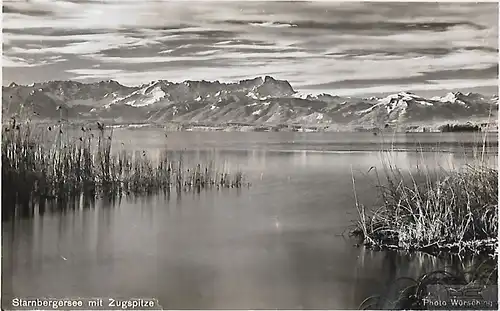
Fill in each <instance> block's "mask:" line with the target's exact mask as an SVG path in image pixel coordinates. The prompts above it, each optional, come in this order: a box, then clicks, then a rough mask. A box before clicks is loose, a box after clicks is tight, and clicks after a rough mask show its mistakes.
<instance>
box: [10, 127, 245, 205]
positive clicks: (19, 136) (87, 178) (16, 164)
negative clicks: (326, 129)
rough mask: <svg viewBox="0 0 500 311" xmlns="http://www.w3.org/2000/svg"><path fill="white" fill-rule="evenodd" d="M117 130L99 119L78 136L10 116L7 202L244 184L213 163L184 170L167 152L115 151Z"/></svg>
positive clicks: (61, 200)
mask: <svg viewBox="0 0 500 311" xmlns="http://www.w3.org/2000/svg"><path fill="white" fill-rule="evenodd" d="M112 141H113V130H112V129H111V130H107V129H106V128H105V126H104V125H103V124H101V123H99V122H97V128H96V129H91V128H85V127H82V129H81V131H79V135H78V136H76V137H75V136H74V133H73V134H71V135H69V134H66V133H65V128H64V125H63V124H61V123H60V124H59V125H56V126H49V127H45V126H44V127H43V128H40V127H38V128H37V127H36V126H35V125H33V124H30V123H29V122H25V123H23V124H19V122H17V121H16V119H11V120H10V122H9V124H8V125H7V126H4V127H3V130H2V206H3V208H4V209H5V208H15V206H18V205H22V206H33V205H35V204H37V203H43V202H45V201H47V200H54V201H56V202H58V203H62V204H66V203H68V202H71V201H74V200H75V199H79V198H81V196H83V197H85V198H96V197H99V196H106V197H111V198H113V197H114V198H116V197H121V196H122V195H135V196H140V195H150V194H154V193H158V192H169V191H172V190H176V191H178V192H179V191H201V190H203V189H210V188H217V189H220V188H241V187H243V186H244V185H245V184H246V183H245V182H244V178H243V174H242V173H241V172H239V171H237V172H233V173H230V172H225V171H221V170H219V169H217V168H216V167H215V166H214V165H213V163H212V162H210V163H208V164H198V165H196V166H195V167H194V168H185V167H184V165H183V163H182V160H178V161H173V160H170V159H169V157H168V155H167V151H166V150H164V151H162V153H161V156H160V157H159V158H158V159H155V160H153V159H152V158H151V157H150V156H148V154H147V153H146V152H145V151H142V152H136V153H132V152H130V151H127V150H126V149H125V148H122V149H121V150H119V151H118V152H112V150H111V149H112V148H111V145H112Z"/></svg>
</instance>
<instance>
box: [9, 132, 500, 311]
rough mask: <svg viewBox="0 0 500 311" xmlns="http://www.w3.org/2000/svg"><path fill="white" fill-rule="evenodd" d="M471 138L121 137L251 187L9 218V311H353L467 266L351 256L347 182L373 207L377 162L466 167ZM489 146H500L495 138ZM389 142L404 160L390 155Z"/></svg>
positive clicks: (358, 252)
mask: <svg viewBox="0 0 500 311" xmlns="http://www.w3.org/2000/svg"><path fill="white" fill-rule="evenodd" d="M477 136H478V135H477V134H451V133H450V134H413V135H397V136H387V135H386V136H373V135H372V134H371V133H358V134H340V133H328V134H327V133H325V134H319V133H305V134H302V133H223V132H219V133H195V132H192V133H189V132H187V133H169V134H168V137H167V138H166V137H165V135H164V133H163V132H161V131H158V130H148V129H141V130H123V129H121V130H117V131H115V137H116V139H117V140H116V144H117V146H121V143H122V142H123V143H124V144H125V146H126V148H131V149H137V150H143V149H144V150H147V151H148V152H149V153H150V154H151V155H154V154H155V153H156V152H157V151H158V150H159V149H161V148H165V147H168V148H170V150H172V152H173V154H174V156H179V154H180V152H182V154H183V160H184V161H185V162H190V163H196V162H197V161H200V160H203V159H207V158H212V159H215V161H216V164H217V165H218V166H224V165H225V167H226V168H227V169H230V170H234V169H238V168H239V169H242V170H243V171H244V172H245V173H246V174H247V178H248V180H249V181H251V182H252V186H251V187H250V188H249V189H246V188H244V189H241V190H236V189H234V190H224V191H211V192H202V193H200V194H192V193H183V194H182V195H181V196H178V195H176V194H175V193H172V195H171V196H170V197H166V196H164V195H163V194H162V195H160V196H154V197H149V198H142V199H137V200H127V199H123V200H122V202H121V203H120V204H119V205H118V204H117V205H109V204H105V203H104V202H97V204H96V206H95V207H93V208H87V209H83V208H80V209H78V208H77V209H74V210H66V211H64V212H51V211H48V212H46V213H44V214H43V215H40V214H35V216H34V217H31V218H22V219H15V220H10V221H8V222H4V223H3V224H2V298H3V299H2V303H3V306H4V307H5V308H7V309H9V306H10V301H11V299H12V298H13V297H116V298H132V297H148V298H157V299H159V302H160V304H161V305H162V306H163V307H164V308H169V309H199V308H201V309H212V308H218V309H233V308H242V309H259V308H266V309H274V308H280V309H293V308H309V309H351V308H357V307H358V305H359V304H360V303H361V302H362V301H363V300H364V299H365V298H366V297H368V296H371V295H374V294H387V293H389V292H391V290H393V284H394V280H395V279H397V278H398V277H400V276H409V277H416V276H419V275H420V274H422V273H423V272H425V271H432V270H435V269H438V268H440V267H443V266H445V265H448V264H452V265H454V267H455V269H457V268H458V266H459V265H460V263H457V262H451V261H449V260H445V259H437V258H434V257H432V256H429V255H424V254H413V255H402V254H398V253H394V252H372V251H368V250H364V249H362V248H356V247H353V244H354V243H355V241H353V240H350V239H349V238H347V237H346V236H344V237H343V236H342V234H343V233H344V232H345V231H346V230H347V229H348V228H349V226H350V225H351V224H352V222H353V221H354V220H355V219H356V210H355V208H354V199H353V185H352V179H351V176H352V174H354V176H355V178H356V188H357V191H358V197H359V199H360V200H361V201H362V202H363V203H365V204H367V205H373V204H374V203H376V193H375V191H374V189H373V187H372V185H371V184H370V182H372V181H373V179H369V178H368V177H370V176H371V177H373V175H368V177H367V176H365V175H364V174H366V172H367V171H368V170H369V168H370V167H372V166H377V167H380V166H381V164H380V161H381V159H383V158H387V157H389V158H390V159H391V161H392V163H394V164H397V165H398V166H399V167H400V168H403V169H415V168H416V165H422V164H425V165H426V166H427V167H428V168H431V169H432V168H436V167H438V166H442V167H444V168H450V167H455V168H459V167H461V166H462V165H464V164H466V163H470V161H472V159H471V154H472V153H471V149H470V147H471V143H472V142H474V141H477V140H478V139H482V137H477ZM488 140H490V141H492V142H493V144H494V145H495V146H496V145H497V136H496V134H492V135H489V136H488ZM382 141H386V142H394V144H392V145H393V146H394V147H395V148H396V149H397V150H400V151H399V152H394V153H392V154H385V155H382V154H381V153H379V152H377V150H379V149H380V148H381V142H382ZM437 142H440V146H441V147H439V148H441V150H444V151H445V152H440V153H438V152H437V151H436V150H439V148H438V146H437V145H436V143H437ZM389 145H390V144H389ZM464 146H465V147H466V148H465V149H464V148H463V147H464ZM418 148H421V149H425V150H429V152H424V153H422V152H415V150H416V149H418ZM436 148H438V149H436ZM431 150H435V151H431ZM464 150H465V151H464ZM488 150H489V151H493V152H497V148H496V147H495V148H488ZM495 162H496V159H495V158H492V160H491V163H495ZM372 173H373V171H372ZM372 173H370V174H372Z"/></svg>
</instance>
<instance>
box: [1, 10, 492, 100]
mask: <svg viewBox="0 0 500 311" xmlns="http://www.w3.org/2000/svg"><path fill="white" fill-rule="evenodd" d="M2 35H3V45H2V47H3V54H2V69H3V70H2V73H3V75H2V83H3V85H8V84H9V83H11V82H16V83H18V84H30V83H32V82H41V81H49V80H67V79H72V80H77V81H82V82H94V81H101V80H110V79H113V80H117V81H119V82H120V83H122V84H125V85H140V84H143V83H149V82H151V81H153V80H159V79H161V80H169V81H174V82H180V81H184V80H210V81H214V80H219V81H221V82H222V81H224V82H230V81H237V80H241V79H248V78H254V77H256V76H263V75H270V76H273V77H275V78H277V79H283V80H288V81H289V82H290V83H291V85H292V86H293V87H294V88H295V89H296V90H299V91H303V92H307V93H322V92H325V93H330V94H336V95H358V94H365V95H366V94H384V93H394V92H399V91H413V92H416V93H433V94H434V93H437V94H442V93H445V92H447V91H454V90H461V91H468V90H472V91H474V90H479V91H481V92H483V93H489V94H493V93H495V94H496V93H497V90H498V89H497V88H498V87H497V85H498V83H497V77H498V4H497V3H479V4H478V3H455V4H450V3H447V4H445V3H373V2H370V3H368V2H365V3H363V2H351V3H338V2H337V3H335V2H324V1H322V2H297V1H295V2H282V1H280V2H272V1H219V2H216V1H198V2H196V1H158V0H156V1H151V0H141V1H137V0H136V1H130V0H29V1H26V0H10V1H9V0H4V1H3V33H2Z"/></svg>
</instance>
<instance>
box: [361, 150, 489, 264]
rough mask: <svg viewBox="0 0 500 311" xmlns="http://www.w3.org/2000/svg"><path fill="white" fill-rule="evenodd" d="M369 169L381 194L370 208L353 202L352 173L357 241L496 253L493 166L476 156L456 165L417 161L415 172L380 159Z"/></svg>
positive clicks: (394, 246)
mask: <svg viewBox="0 0 500 311" xmlns="http://www.w3.org/2000/svg"><path fill="white" fill-rule="evenodd" d="M482 158H483V157H482ZM372 169H374V171H375V174H376V188H377V192H378V194H379V196H380V198H381V204H380V205H379V206H376V207H375V208H374V209H370V210H367V208H366V207H365V206H363V205H362V204H360V203H359V201H358V199H357V196H356V189H355V179H354V176H353V179H352V182H353V187H354V192H355V205H356V208H357V211H358V215H359V219H358V221H357V222H356V224H355V226H354V228H353V230H352V231H351V235H353V236H357V237H359V238H361V240H362V241H363V244H365V245H367V246H369V247H374V248H376V249H380V248H383V249H401V250H420V251H426V252H429V253H436V252H440V251H446V252H453V253H463V252H472V253H487V254H491V255H494V256H496V255H497V245H498V240H497V237H498V170H497V169H496V168H491V167H488V166H487V165H486V164H485V162H484V161H477V162H476V163H475V164H469V165H466V166H465V167H464V168H463V169H460V170H458V169H457V170H445V169H436V170H434V171H430V170H429V169H425V168H423V167H418V168H417V172H416V173H415V172H411V171H404V170H401V169H399V168H397V167H396V166H395V165H392V164H390V163H385V162H384V163H383V174H379V172H378V170H377V168H375V167H372V168H371V169H370V170H372Z"/></svg>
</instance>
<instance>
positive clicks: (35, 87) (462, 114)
mask: <svg viewBox="0 0 500 311" xmlns="http://www.w3.org/2000/svg"><path fill="white" fill-rule="evenodd" d="M2 94H3V96H2V113H3V118H8V117H11V116H14V115H17V116H19V117H20V118H24V117H29V118H30V119H32V120H49V121H51V120H59V119H65V120H72V121H76V120H78V121H86V120H101V121H109V122H114V123H154V124H167V123H171V122H174V123H177V124H203V125H207V126H210V125H219V126H220V125H222V126H224V125H227V124H233V125H234V124H241V125H247V126H266V125H268V126H271V125H303V126H323V127H327V128H328V127H330V128H351V129H355V128H358V129H359V128H365V129H369V128H381V127H391V128H392V127H400V126H410V125H425V126H432V125H435V124H443V123H446V122H465V121H478V122H485V120H489V119H491V120H496V119H497V112H498V104H499V100H498V96H497V95H495V96H490V97H488V96H483V95H481V94H477V93H467V94H464V93H461V92H453V93H448V94H444V96H437V97H432V98H424V97H421V96H418V95H416V94H413V93H409V92H400V93H397V94H393V95H389V96H386V97H381V98H379V97H370V98H351V97H339V96H334V95H329V94H320V95H308V94H302V93H300V92H297V91H295V90H294V89H293V88H292V86H291V85H290V83H288V81H284V80H277V79H274V78H272V77H270V76H265V77H257V78H254V79H249V80H242V81H239V82H235V83H221V82H218V81H215V82H210V81H184V82H180V83H173V82H169V81H165V80H159V81H152V82H151V83H148V84H143V85H140V86H135V87H131V86H125V85H122V84H120V83H118V82H116V81H113V80H108V81H102V82H96V83H81V82H76V81H50V82H42V83H33V84H31V85H17V84H15V83H11V84H10V85H9V86H3V87H2Z"/></svg>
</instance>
